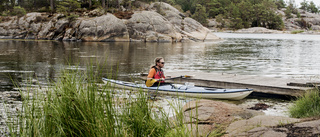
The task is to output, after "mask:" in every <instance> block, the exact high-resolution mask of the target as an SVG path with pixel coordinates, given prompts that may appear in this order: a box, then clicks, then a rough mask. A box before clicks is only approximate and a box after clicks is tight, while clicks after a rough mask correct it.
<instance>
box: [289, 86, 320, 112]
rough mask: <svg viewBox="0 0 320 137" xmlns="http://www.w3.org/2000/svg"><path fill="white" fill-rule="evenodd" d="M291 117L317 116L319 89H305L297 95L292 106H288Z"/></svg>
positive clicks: (319, 104)
mask: <svg viewBox="0 0 320 137" xmlns="http://www.w3.org/2000/svg"><path fill="white" fill-rule="evenodd" d="M289 113H290V115H291V116H292V117H296V118H305V117H318V116H320V95H319V89H313V90H310V91H307V92H306V93H305V94H304V95H303V96H301V97H299V98H298V99H297V100H296V101H295V102H294V105H293V106H292V107H290V108H289Z"/></svg>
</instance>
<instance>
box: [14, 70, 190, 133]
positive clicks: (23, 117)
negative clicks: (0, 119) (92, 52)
mask: <svg viewBox="0 0 320 137" xmlns="http://www.w3.org/2000/svg"><path fill="white" fill-rule="evenodd" d="M98 69H99V68H94V67H90V66H89V67H87V71H81V70H78V69H73V70H67V69H65V70H63V71H62V72H61V76H60V78H58V79H57V81H55V82H53V86H52V87H50V88H47V89H41V90H30V91H28V92H27V93H24V92H22V91H21V95H22V98H23V104H22V110H20V111H19V115H18V116H17V117H15V118H12V119H10V121H13V122H11V123H12V124H8V127H9V128H10V135H11V136H22V137H23V136H35V137H37V136H41V137H46V136H50V137H51V136H109V137H114V136H121V137H126V136H129V137H132V136H135V137H137V136H139V137H140V136H142V137H143V136H148V137H149V136H150V137H152V136H174V135H179V134H182V133H183V135H184V136H190V135H192V133H191V132H190V131H187V130H186V126H185V125H184V124H183V113H182V111H181V110H182V109H181V108H176V114H178V115H177V116H176V117H175V118H174V119H170V120H169V117H168V115H167V114H166V113H165V112H163V111H161V110H160V112H156V111H152V107H153V104H152V102H151V103H150V102H149V101H148V97H147V95H146V93H145V92H143V91H135V92H137V94H136V95H129V97H128V98H126V99H123V98H119V97H116V96H115V94H113V93H114V92H116V91H115V90H116V89H115V88H114V87H112V86H111V85H110V84H105V85H102V86H98V85H97V83H99V82H100V80H101V76H99V75H100V74H101V73H100V72H99V71H98ZM176 119H177V120H176ZM8 123H9V122H8ZM14 123H16V124H14ZM172 123H175V125H174V126H173V125H172ZM15 125H18V126H15Z"/></svg>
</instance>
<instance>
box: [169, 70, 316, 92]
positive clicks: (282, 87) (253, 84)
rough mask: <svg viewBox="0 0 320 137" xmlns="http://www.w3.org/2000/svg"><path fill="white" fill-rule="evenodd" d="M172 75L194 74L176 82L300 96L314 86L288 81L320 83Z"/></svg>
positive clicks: (249, 77)
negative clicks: (299, 84) (297, 84)
mask: <svg viewBox="0 0 320 137" xmlns="http://www.w3.org/2000/svg"><path fill="white" fill-rule="evenodd" d="M166 75H169V76H171V77H178V76H184V75H188V76H192V77H191V78H179V79H176V80H175V81H176V82H181V83H184V82H192V83H195V85H199V86H207V87H216V88H252V89H253V90H254V91H255V92H262V93H270V94H279V95H290V96H299V95H301V94H302V93H303V92H305V91H306V90H308V89H311V88H312V87H310V86H309V87H308V86H306V87H302V86H295V85H291V86H290V85H288V83H319V82H316V81H308V80H301V79H286V78H271V77H263V76H253V75H236V74H227V73H206V72H192V71H180V72H167V73H166Z"/></svg>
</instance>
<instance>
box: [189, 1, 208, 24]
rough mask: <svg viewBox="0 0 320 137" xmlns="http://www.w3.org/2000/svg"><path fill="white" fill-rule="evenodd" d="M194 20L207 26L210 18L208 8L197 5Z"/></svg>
mask: <svg viewBox="0 0 320 137" xmlns="http://www.w3.org/2000/svg"><path fill="white" fill-rule="evenodd" d="M192 18H193V19H195V20H196V21H198V22H200V23H201V24H202V25H204V26H206V25H207V24H208V21H207V19H208V17H207V14H206V8H205V7H204V6H202V5H200V4H197V8H196V11H195V13H194V14H193V15H192Z"/></svg>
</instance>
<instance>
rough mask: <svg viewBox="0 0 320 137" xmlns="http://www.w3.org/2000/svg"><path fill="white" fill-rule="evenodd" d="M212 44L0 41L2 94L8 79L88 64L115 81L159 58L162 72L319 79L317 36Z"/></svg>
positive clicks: (245, 37) (238, 37)
mask: <svg viewBox="0 0 320 137" xmlns="http://www.w3.org/2000/svg"><path fill="white" fill-rule="evenodd" d="M216 35H218V36H220V37H222V38H224V41H221V42H212V43H173V44H171V43H127V42H126V43H121V42H119V43H104V42H57V41H11V40H9V41H7V40H0V85H1V87H2V88H1V90H2V91H3V90H8V88H9V89H10V87H12V86H11V84H10V83H11V82H10V78H9V77H8V76H11V77H13V78H14V79H17V80H19V81H21V80H22V79H24V78H25V75H31V76H32V77H33V78H36V79H37V80H39V81H40V82H44V83H45V82H46V81H47V80H50V79H54V78H56V77H57V76H58V74H59V73H58V72H59V70H60V69H61V68H65V67H68V68H70V67H71V68H72V67H74V66H78V65H79V66H80V67H85V66H86V64H87V62H88V61H90V60H93V61H97V62H98V63H94V65H97V66H99V65H100V66H102V65H103V64H105V63H104V62H105V61H106V62H107V65H108V67H109V69H106V70H105V72H104V73H106V75H107V72H109V70H111V68H112V69H113V70H117V67H118V76H119V78H123V79H125V78H128V75H131V76H133V75H138V74H140V73H147V72H148V70H149V67H150V66H151V65H152V64H153V60H154V58H155V57H157V56H162V57H164V58H165V62H166V65H165V69H164V70H165V71H166V72H174V71H186V70H189V71H204V72H218V73H222V72H224V73H235V74H240V75H261V76H268V77H294V78H303V79H320V78H319V77H320V69H319V68H320V61H319V60H320V44H319V43H320V36H319V35H291V34H230V33H216Z"/></svg>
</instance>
